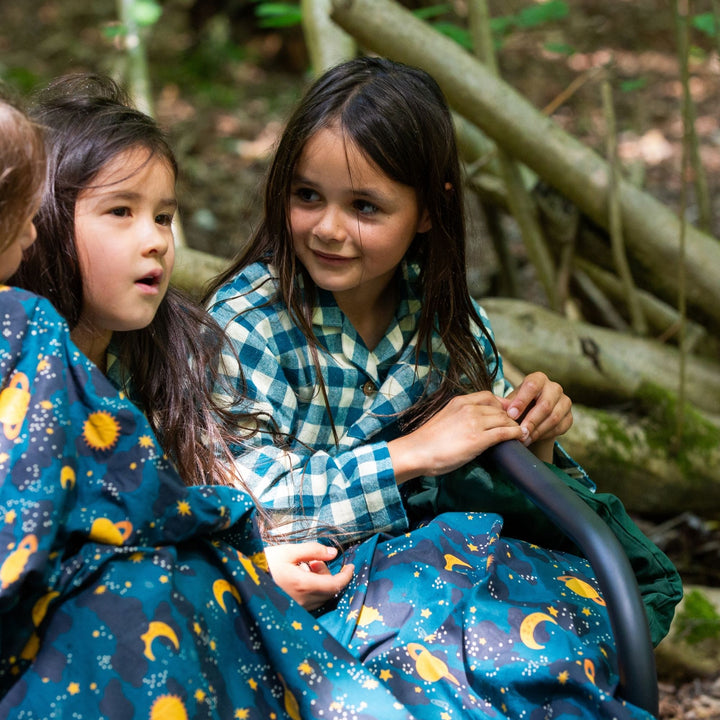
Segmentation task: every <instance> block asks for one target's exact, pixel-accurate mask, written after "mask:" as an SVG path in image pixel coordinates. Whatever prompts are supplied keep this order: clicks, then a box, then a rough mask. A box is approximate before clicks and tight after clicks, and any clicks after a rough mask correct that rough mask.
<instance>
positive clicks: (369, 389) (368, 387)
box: [362, 380, 377, 397]
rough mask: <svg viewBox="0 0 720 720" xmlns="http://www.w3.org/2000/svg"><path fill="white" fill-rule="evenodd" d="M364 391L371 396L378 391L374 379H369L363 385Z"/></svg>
mask: <svg viewBox="0 0 720 720" xmlns="http://www.w3.org/2000/svg"><path fill="white" fill-rule="evenodd" d="M362 391H363V392H364V393H365V395H367V396H368V397H370V396H371V395H374V394H375V393H376V392H377V389H376V388H375V383H374V382H373V381H372V380H368V381H367V382H366V383H365V384H364V385H363V386H362Z"/></svg>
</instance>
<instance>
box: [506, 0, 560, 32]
mask: <svg viewBox="0 0 720 720" xmlns="http://www.w3.org/2000/svg"><path fill="white" fill-rule="evenodd" d="M569 12H570V10H569V9H568V6H567V3H566V2H565V1H564V0H549V2H545V3H540V4H539V5H531V6H530V7H526V8H523V9H522V10H521V11H520V12H519V13H518V15H517V24H518V27H521V28H531V27H537V26H538V25H542V24H544V23H546V22H552V21H554V20H562V19H563V18H565V17H567V16H568V14H569Z"/></svg>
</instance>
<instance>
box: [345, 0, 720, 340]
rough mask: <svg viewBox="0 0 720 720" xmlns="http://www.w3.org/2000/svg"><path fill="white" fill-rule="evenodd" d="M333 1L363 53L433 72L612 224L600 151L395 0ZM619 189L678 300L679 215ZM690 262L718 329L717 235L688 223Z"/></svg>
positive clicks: (540, 170) (636, 237)
mask: <svg viewBox="0 0 720 720" xmlns="http://www.w3.org/2000/svg"><path fill="white" fill-rule="evenodd" d="M332 8H333V10H332V18H333V20H334V21H335V22H336V23H337V24H338V25H340V26H341V27H342V28H343V29H345V30H346V31H347V32H349V33H350V34H351V35H353V36H354V37H355V38H356V40H357V41H358V42H359V43H360V44H361V45H362V46H363V47H364V48H365V49H366V50H369V51H372V52H376V53H379V54H382V55H385V56H387V57H389V58H392V59H394V60H397V61H400V62H405V63H408V64H410V65H415V66H418V67H422V68H423V69H425V70H426V71H428V72H429V73H431V74H432V75H433V77H435V79H436V80H437V81H438V83H439V84H440V86H441V87H442V88H443V91H444V92H445V94H446V96H447V98H448V101H449V103H450V104H451V106H452V107H453V108H454V109H455V110H456V111H457V112H459V113H460V114H461V115H464V116H465V117H467V118H468V119H469V120H471V121H472V122H474V123H475V124H476V125H477V126H478V127H479V128H480V129H482V130H483V131H484V132H485V133H486V134H487V135H488V136H489V137H491V138H492V139H493V140H495V141H496V142H497V143H498V144H499V145H501V146H502V147H503V148H504V149H505V150H506V151H507V152H508V153H510V154H511V155H512V156H514V157H516V158H518V159H520V160H521V161H522V162H523V163H524V164H525V165H527V166H528V167H530V168H531V169H532V170H534V171H535V172H536V173H537V174H538V175H539V176H540V177H542V178H544V179H545V180H547V182H549V183H550V184H551V185H552V186H553V187H555V188H557V189H558V190H559V191H560V192H561V193H563V195H565V196H567V197H568V198H569V199H570V200H572V201H573V202H574V203H575V204H576V205H577V206H578V207H579V208H581V210H582V211H583V212H584V213H585V214H586V215H588V217H590V218H591V219H592V220H593V221H595V222H596V223H598V224H599V225H601V226H602V227H604V228H606V229H607V227H608V199H607V196H608V192H607V191H608V180H609V171H608V166H607V163H606V162H605V161H604V160H603V159H602V158H601V157H600V156H599V155H597V153H595V152H594V151H593V150H591V149H590V148H588V147H586V146H585V145H583V144H582V143H581V142H580V141H579V140H577V139H576V138H573V137H572V136H571V135H569V134H568V133H566V132H565V131H563V130H562V128H560V127H559V126H558V125H557V123H555V122H554V121H553V120H552V119H550V118H547V117H545V116H544V115H543V114H542V113H541V112H539V111H538V110H537V109H536V108H535V107H533V106H532V105H531V104H530V103H529V102H528V101H527V100H525V99H524V98H523V97H522V96H521V95H520V94H519V93H517V92H516V91H515V90H514V89H513V88H512V87H510V86H509V85H508V84H507V83H505V82H503V81H502V80H501V79H499V78H496V77H494V76H493V75H492V73H491V72H489V71H488V70H487V69H486V68H485V67H484V66H483V64H482V63H480V62H478V61H477V60H476V59H475V58H473V57H472V56H471V55H469V54H468V53H467V52H465V51H464V50H463V49H462V48H461V47H460V46H459V45H458V44H457V43H455V42H454V41H452V40H451V39H449V38H447V37H445V36H443V35H441V34H439V33H437V32H435V31H434V30H433V29H432V28H431V27H430V26H429V25H428V24H426V23H424V22H423V21H422V20H420V19H418V18H416V17H415V16H414V15H413V14H412V13H411V12H409V11H408V10H406V9H405V8H403V7H402V6H400V5H399V4H397V3H394V2H392V0H332ZM618 194H619V197H620V202H621V208H620V209H621V217H622V225H623V228H624V229H625V233H626V242H627V251H628V255H629V256H630V257H631V258H632V260H633V261H634V262H636V263H638V264H639V265H640V266H642V267H643V269H644V270H645V271H646V272H647V274H648V275H650V276H651V277H652V278H653V284H654V287H655V291H656V293H657V294H658V296H660V297H662V298H663V299H665V300H667V301H668V302H670V303H671V304H674V303H675V301H676V298H677V294H678V284H679V283H678V277H677V268H678V267H679V266H680V255H679V249H678V245H679V243H678V239H679V237H680V229H681V225H680V220H679V219H678V217H677V216H676V215H675V214H674V213H673V212H672V211H671V210H670V209H669V208H668V207H666V206H665V205H663V204H662V203H660V202H659V201H657V200H656V199H655V198H653V197H652V196H650V195H648V194H647V193H644V192H643V191H642V190H640V189H638V188H636V187H635V186H634V185H632V184H631V183H629V182H627V181H621V183H620V186H619V188H618ZM685 267H686V273H687V300H688V305H689V307H691V308H697V310H698V312H700V313H702V315H703V316H704V317H705V318H707V319H708V321H709V322H712V323H713V324H714V325H715V326H716V327H718V328H720V242H718V241H717V240H716V239H715V238H713V237H711V236H709V235H707V234H705V233H703V232H701V231H699V230H698V229H696V228H694V227H692V226H689V227H688V228H687V233H686V256H685Z"/></svg>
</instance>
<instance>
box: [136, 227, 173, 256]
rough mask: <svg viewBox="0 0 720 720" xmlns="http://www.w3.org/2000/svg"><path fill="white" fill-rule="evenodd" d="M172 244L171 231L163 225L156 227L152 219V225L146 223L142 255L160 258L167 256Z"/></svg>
mask: <svg viewBox="0 0 720 720" xmlns="http://www.w3.org/2000/svg"><path fill="white" fill-rule="evenodd" d="M173 242H174V240H173V234H172V229H171V228H169V227H167V226H164V225H158V224H157V223H156V222H155V220H154V218H153V221H152V223H148V227H147V229H146V231H145V233H144V237H143V253H144V254H145V255H159V256H160V257H162V256H163V255H165V254H167V251H168V250H169V248H170V246H171V244H172V243H173Z"/></svg>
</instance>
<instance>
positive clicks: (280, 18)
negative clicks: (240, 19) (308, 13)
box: [255, 2, 302, 28]
mask: <svg viewBox="0 0 720 720" xmlns="http://www.w3.org/2000/svg"><path fill="white" fill-rule="evenodd" d="M255 16H256V17H258V18H260V22H259V23H258V25H259V26H260V27H264V28H270V27H274V28H279V27H291V26H293V25H298V24H299V23H300V22H301V20H302V11H301V10H300V6H299V5H294V4H291V3H275V2H262V3H259V4H258V5H257V6H256V7H255Z"/></svg>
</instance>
